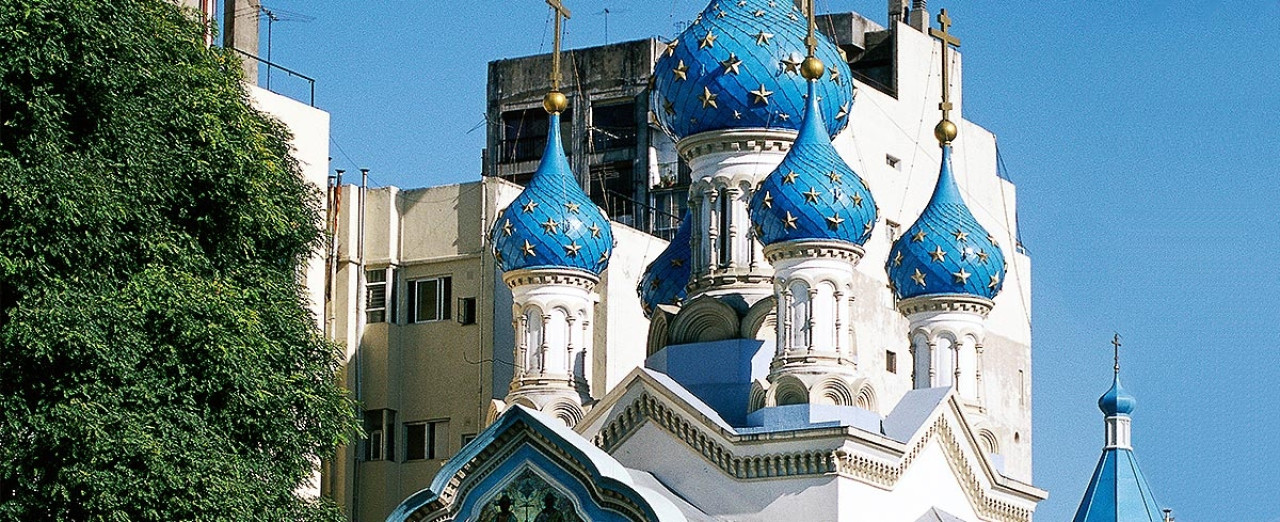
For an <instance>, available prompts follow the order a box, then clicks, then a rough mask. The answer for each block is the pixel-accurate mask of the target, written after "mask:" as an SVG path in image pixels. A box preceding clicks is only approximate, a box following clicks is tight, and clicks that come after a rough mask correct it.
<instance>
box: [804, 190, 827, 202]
mask: <svg viewBox="0 0 1280 522" xmlns="http://www.w3.org/2000/svg"><path fill="white" fill-rule="evenodd" d="M801 194H804V201H805V203H813V204H817V203H818V196H821V195H822V194H819V193H818V191H817V189H814V188H813V187H809V191H808V192H801Z"/></svg>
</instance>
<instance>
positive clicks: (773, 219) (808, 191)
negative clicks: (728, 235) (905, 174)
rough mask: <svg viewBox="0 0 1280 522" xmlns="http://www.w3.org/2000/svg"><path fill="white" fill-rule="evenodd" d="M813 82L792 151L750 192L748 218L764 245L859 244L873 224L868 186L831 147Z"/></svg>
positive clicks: (866, 236) (863, 241)
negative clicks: (830, 242)
mask: <svg viewBox="0 0 1280 522" xmlns="http://www.w3.org/2000/svg"><path fill="white" fill-rule="evenodd" d="M817 83H818V82H810V84H809V102H808V108H807V109H806V110H805V114H804V124H803V126H801V127H800V133H799V135H797V136H796V141H795V143H794V144H793V145H792V146H791V150H790V151H788V152H787V155H786V156H785V157H784V158H783V159H782V163H780V164H779V165H778V168H777V169H775V170H774V171H773V172H771V173H769V175H768V176H766V177H765V178H764V180H763V181H761V182H760V185H759V186H758V187H756V191H755V193H754V194H753V195H752V196H751V203H750V206H749V207H748V209H749V211H750V215H751V222H752V224H754V225H755V227H756V228H755V230H756V235H757V237H759V238H760V241H761V242H763V243H764V244H766V245H770V244H774V243H781V242H784V241H800V240H824V241H843V242H846V243H852V244H854V245H858V246H862V245H863V244H864V243H866V242H867V239H869V238H870V237H871V230H872V228H873V227H874V226H875V222H876V215H877V209H876V203H875V200H874V199H872V197H871V190H870V189H868V188H867V185H866V183H864V182H863V181H862V178H861V177H859V176H858V174H857V173H855V172H854V171H853V169H852V168H850V167H849V164H847V163H845V161H844V159H843V158H841V157H840V154H839V153H838V152H836V149H835V147H834V146H832V145H831V138H830V137H829V136H828V135H827V131H826V127H825V125H824V124H823V117H822V111H821V108H820V107H819V103H818V101H817V99H816V98H815V91H816V84H817Z"/></svg>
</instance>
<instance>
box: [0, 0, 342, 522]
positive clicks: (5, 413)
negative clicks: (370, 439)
mask: <svg viewBox="0 0 1280 522" xmlns="http://www.w3.org/2000/svg"><path fill="white" fill-rule="evenodd" d="M190 14H191V13H189V12H184V11H182V10H180V9H179V8H177V7H176V6H175V5H173V4H172V3H170V2H168V1H165V0H109V1H106V0H0V520H336V519H339V518H340V514H339V511H338V509H337V508H336V507H335V506H333V505H332V504H331V503H328V502H324V501H314V500H306V499H303V498H300V497H299V496H298V495H297V493H296V492H297V491H298V488H299V487H300V486H301V485H302V484H303V483H304V482H305V480H306V478H307V477H308V476H309V475H310V474H311V473H313V470H314V463H313V460H314V459H316V458H318V457H320V456H323V455H325V454H326V453H327V452H330V451H332V449H333V448H334V447H335V446H337V445H339V444H343V443H345V442H346V441H347V438H348V437H349V436H350V434H352V433H353V430H355V429H356V424H355V420H354V418H353V415H352V412H353V404H352V403H351V401H350V400H349V399H348V397H347V395H346V394H345V392H344V391H343V390H342V389H341V388H340V387H339V386H338V385H337V384H336V380H335V372H336V371H337V369H338V368H339V365H340V361H339V352H338V350H336V349H335V346H334V345H332V344H331V343H328V342H326V341H325V340H324V338H323V336H322V335H321V334H320V333H319V332H318V331H317V329H316V327H315V323H314V317H313V316H312V315H311V314H310V313H309V312H308V311H307V309H306V307H305V302H306V301H305V297H304V295H305V294H304V291H303V287H302V285H301V283H300V280H299V270H300V267H301V266H302V264H303V262H304V260H305V259H306V258H307V257H308V256H309V255H311V253H312V252H313V251H314V250H315V249H316V248H317V247H318V245H319V244H320V241H321V240H322V237H323V235H322V231H321V228H320V223H321V221H322V218H321V217H320V212H319V205H318V202H319V194H318V191H317V190H315V189H314V188H312V187H310V186H309V185H307V184H306V183H305V182H304V181H303V180H302V178H301V175H300V170H299V168H298V166H297V165H296V163H295V162H294V160H293V159H291V157H290V155H289V145H288V139H289V134H288V132H287V130H286V129H285V128H283V126H282V125H280V124H279V123H278V122H276V121H274V120H272V119H270V118H269V117H267V116H264V115H263V114H261V113H259V112H257V111H255V110H254V109H253V108H251V107H250V105H249V101H248V98H247V94H246V91H245V89H244V87H243V86H242V85H241V83H240V76H239V75H240V73H239V65H238V59H237V58H236V57H234V56H232V55H230V54H229V53H228V52H226V51H223V50H219V49H206V48H205V47H204V46H203V45H202V43H201V42H202V40H201V31H202V28H201V27H200V25H199V24H198V23H197V22H195V21H194V19H193V18H192V17H191V16H190Z"/></svg>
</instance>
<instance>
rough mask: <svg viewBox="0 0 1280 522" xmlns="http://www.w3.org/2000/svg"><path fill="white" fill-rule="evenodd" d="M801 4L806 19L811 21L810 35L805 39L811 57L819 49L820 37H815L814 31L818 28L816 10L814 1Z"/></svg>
mask: <svg viewBox="0 0 1280 522" xmlns="http://www.w3.org/2000/svg"><path fill="white" fill-rule="evenodd" d="M801 4H803V8H804V13H805V17H807V18H808V19H809V34H808V35H807V36H805V38H804V45H805V47H807V48H808V49H809V56H814V52H815V50H816V49H817V48H818V37H817V36H816V35H814V29H815V28H816V27H817V26H818V23H817V22H816V21H815V20H816V19H815V18H814V17H815V16H816V15H815V14H814V11H816V9H814V7H813V0H803V1H802V2H801Z"/></svg>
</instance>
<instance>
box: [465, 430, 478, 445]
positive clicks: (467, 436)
mask: <svg viewBox="0 0 1280 522" xmlns="http://www.w3.org/2000/svg"><path fill="white" fill-rule="evenodd" d="M473 440H476V434H474V433H466V434H463V435H462V445H463V446H466V445H467V444H471V441H473Z"/></svg>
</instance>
